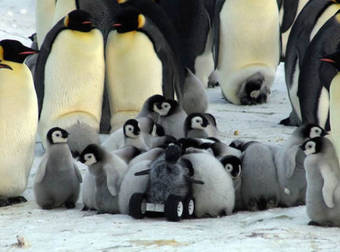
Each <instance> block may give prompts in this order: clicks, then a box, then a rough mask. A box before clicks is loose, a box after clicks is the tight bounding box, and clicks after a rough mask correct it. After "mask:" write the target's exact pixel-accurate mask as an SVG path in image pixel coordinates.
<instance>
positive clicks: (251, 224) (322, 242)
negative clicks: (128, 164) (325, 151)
mask: <svg viewBox="0 0 340 252" xmlns="http://www.w3.org/2000/svg"><path fill="white" fill-rule="evenodd" d="M34 4H35V1H34V0H0V16H1V18H0V19H1V22H0V40H1V39H5V38H15V39H19V40H20V41H22V42H23V43H25V45H29V44H30V41H29V40H28V39H27V37H28V36H30V35H31V34H32V33H33V32H34V30H35V28H34ZM0 84H1V83H0ZM208 93H209V97H210V109H209V110H210V112H211V113H213V114H214V115H215V116H216V118H217V121H218V126H219V129H220V133H221V136H222V137H223V139H224V140H225V141H226V142H228V143H229V142H230V141H231V140H233V139H236V138H241V139H247V140H258V141H262V142H272V143H276V144H280V143H282V142H283V141H284V140H286V139H287V138H288V136H289V134H290V133H291V132H292V130H293V128H291V127H283V126H281V125H278V122H279V121H280V120H281V119H283V118H285V117H286V116H287V115H288V114H289V112H290V106H289V100H288V97H287V94H286V88H285V84H284V75H283V66H282V65H281V66H280V67H279V68H278V71H277V78H276V80H275V83H274V86H273V90H272V95H271V97H270V100H269V102H268V103H267V104H265V105H260V106H234V105H231V104H227V103H226V102H225V101H224V99H222V96H221V92H220V90H219V88H215V89H211V90H209V91H208ZM37 149H39V144H38V145H37ZM37 153H38V152H37ZM40 159H41V157H40V156H39V155H38V154H37V157H36V159H35V162H34V166H33V169H32V172H31V176H30V181H29V185H28V188H27V190H26V192H25V193H24V196H25V197H26V198H27V199H28V202H27V203H25V204H19V205H14V206H10V207H4V208H0V251H16V250H21V249H22V248H24V249H25V251H256V250H261V251H274V250H276V251H296V250H299V251H301V252H302V251H339V247H340V239H339V237H340V229H338V228H319V227H311V226H307V223H308V221H309V219H308V217H307V215H306V209H305V207H295V208H289V209H288V208H287V209H279V208H278V209H272V210H268V211H262V212H255V213H254V212H241V213H237V214H234V215H232V216H228V217H223V218H216V219H194V220H183V221H181V222H178V223H171V222H167V221H165V220H164V219H162V218H160V219H144V220H134V219H132V218H131V217H129V216H124V215H108V214H104V215H96V214H95V213H86V212H81V211H80V209H81V207H82V205H81V203H78V205H77V208H76V209H73V210H66V209H57V210H51V211H45V210H41V209H40V208H39V207H38V206H37V205H36V203H35V202H34V198H33V194H32V181H33V178H34V175H35V172H36V168H37V165H38V163H39V161H40ZM84 171H85V167H82V172H84ZM18 240H20V241H21V243H20V242H18ZM19 243H20V244H23V245H22V246H21V245H20V244H19Z"/></svg>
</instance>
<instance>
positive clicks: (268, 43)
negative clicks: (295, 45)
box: [217, 0, 280, 105]
mask: <svg viewBox="0 0 340 252" xmlns="http://www.w3.org/2000/svg"><path fill="white" fill-rule="evenodd" d="M220 20H221V26H220V31H221V34H220V47H219V62H218V67H217V68H218V70H219V74H220V76H221V78H220V86H221V89H222V93H223V95H224V97H225V98H226V99H227V100H228V101H229V102H231V103H233V104H244V105H251V104H258V103H264V102H266V101H267V99H268V96H269V94H270V88H271V86H272V83H273V80H274V76H275V71H276V67H277V65H278V62H279V57H280V38H279V36H280V32H279V14H278V7H277V3H276V1H275V0H269V1H268V0H257V1H249V0H228V1H225V3H224V5H223V7H222V10H221V13H220Z"/></svg>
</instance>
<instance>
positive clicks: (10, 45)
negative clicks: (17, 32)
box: [0, 39, 38, 69]
mask: <svg viewBox="0 0 340 252" xmlns="http://www.w3.org/2000/svg"><path fill="white" fill-rule="evenodd" d="M35 53H38V51H36V50H33V49H31V48H29V47H26V46H24V45H23V44H21V43H20V42H19V41H17V40H12V39H4V40H1V41H0V60H6V61H12V62H16V63H23V62H24V60H25V59H26V57H27V56H29V55H32V54H35ZM8 67H9V66H8V65H5V64H2V66H0V68H8ZM8 69H9V68H8Z"/></svg>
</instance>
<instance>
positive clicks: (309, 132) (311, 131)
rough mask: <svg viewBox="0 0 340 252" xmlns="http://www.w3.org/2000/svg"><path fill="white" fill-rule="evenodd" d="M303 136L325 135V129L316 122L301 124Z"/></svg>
mask: <svg viewBox="0 0 340 252" xmlns="http://www.w3.org/2000/svg"><path fill="white" fill-rule="evenodd" d="M301 129H302V136H303V138H314V137H321V136H325V135H327V133H326V131H325V130H324V129H323V128H321V127H320V126H319V125H317V124H306V125H304V126H302V128H301Z"/></svg>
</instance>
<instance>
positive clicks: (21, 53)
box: [19, 50, 39, 55]
mask: <svg viewBox="0 0 340 252" xmlns="http://www.w3.org/2000/svg"><path fill="white" fill-rule="evenodd" d="M38 52H39V51H35V50H32V51H24V52H20V53H19V55H32V54H36V53H38Z"/></svg>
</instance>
